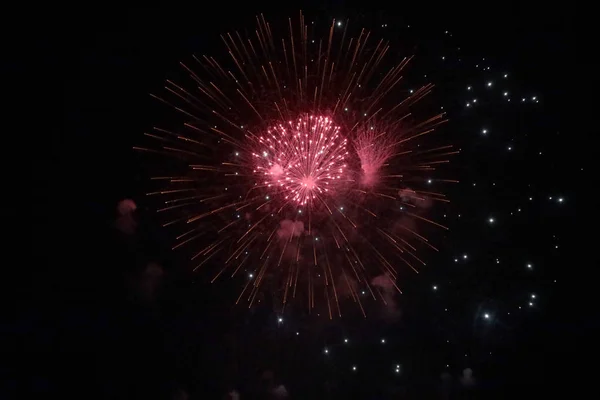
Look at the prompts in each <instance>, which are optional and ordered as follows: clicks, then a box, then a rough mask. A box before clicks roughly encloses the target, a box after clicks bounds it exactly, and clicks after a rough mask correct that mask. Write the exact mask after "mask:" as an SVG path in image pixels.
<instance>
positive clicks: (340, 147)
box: [252, 115, 348, 205]
mask: <svg viewBox="0 0 600 400" xmlns="http://www.w3.org/2000/svg"><path fill="white" fill-rule="evenodd" d="M339 131H340V128H339V126H335V125H334V124H333V121H332V119H331V118H329V117H324V116H314V115H303V116H301V117H299V118H298V119H296V120H295V121H288V122H287V123H279V124H277V125H275V126H273V127H271V128H269V129H268V130H267V132H266V134H265V135H264V136H260V137H258V148H256V149H255V152H254V153H253V154H252V155H253V157H254V160H255V162H256V167H255V169H254V172H255V173H257V174H259V176H261V177H262V178H263V179H264V180H261V184H262V185H264V186H267V187H269V188H275V189H277V191H278V193H280V194H281V195H282V196H283V199H284V200H285V201H291V202H294V203H296V204H299V205H307V204H309V203H312V202H314V201H317V200H318V199H319V198H320V197H321V196H324V195H326V194H328V195H333V194H334V193H335V190H336V189H337V188H338V187H339V186H340V185H341V184H342V183H343V182H344V181H347V180H348V178H347V176H346V157H347V155H348V151H347V150H346V144H347V139H345V138H343V137H342V136H341V135H340V133H339Z"/></svg>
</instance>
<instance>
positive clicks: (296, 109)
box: [134, 13, 458, 318]
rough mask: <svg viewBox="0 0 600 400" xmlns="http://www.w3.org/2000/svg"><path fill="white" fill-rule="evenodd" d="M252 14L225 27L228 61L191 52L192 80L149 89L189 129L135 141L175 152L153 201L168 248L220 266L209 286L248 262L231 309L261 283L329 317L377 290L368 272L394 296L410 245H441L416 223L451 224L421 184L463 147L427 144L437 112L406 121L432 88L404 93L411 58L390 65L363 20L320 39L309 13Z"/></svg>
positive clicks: (414, 248) (284, 299)
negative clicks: (281, 20)
mask: <svg viewBox="0 0 600 400" xmlns="http://www.w3.org/2000/svg"><path fill="white" fill-rule="evenodd" d="M256 20H257V24H258V25H257V29H256V30H255V32H254V34H253V35H251V36H249V37H243V36H242V35H241V34H239V33H238V32H233V33H227V34H224V35H221V39H222V41H223V43H224V44H225V48H226V52H227V54H228V56H229V60H230V61H218V60H217V59H216V58H213V57H209V56H200V57H198V56H193V57H192V61H191V62H189V63H188V62H186V63H183V62H182V63H181V66H182V68H183V70H184V71H185V73H186V74H187V79H188V82H175V81H173V80H167V81H166V84H165V90H166V91H165V93H164V95H152V97H154V98H155V99H158V100H159V101H160V102H162V103H166V104H168V105H169V106H171V107H172V109H173V110H175V111H176V113H177V114H179V116H180V117H178V118H181V117H183V119H184V123H183V126H182V127H181V128H180V129H163V128H154V129H153V130H152V132H150V133H146V134H145V137H147V138H148V139H149V140H152V141H154V142H153V144H152V145H149V146H137V147H134V149H136V150H139V151H142V152H144V153H147V154H149V155H154V156H168V157H169V159H170V160H174V161H173V162H172V163H167V164H164V163H163V164H161V165H169V168H173V170H176V172H169V173H166V171H161V173H160V174H157V175H159V176H157V177H155V178H153V179H152V182H154V183H157V184H159V185H160V186H159V187H158V188H157V189H156V190H153V191H152V192H150V193H148V195H149V196H152V197H156V198H158V199H159V201H160V203H161V204H160V206H158V207H157V211H159V212H160V213H161V215H162V214H164V215H165V216H166V222H165V223H163V226H165V227H168V228H169V229H171V228H172V229H174V230H176V231H177V232H176V233H175V236H176V243H175V244H174V245H173V249H178V250H179V251H189V253H190V254H191V258H192V259H193V260H194V265H195V268H194V269H199V267H201V266H202V267H203V268H208V266H209V265H211V264H216V267H215V271H216V273H213V274H212V280H211V282H212V281H215V280H216V279H217V278H218V277H220V276H225V275H224V274H223V273H224V272H225V271H227V270H229V272H228V273H231V277H233V276H235V275H236V274H237V273H238V272H239V271H240V269H241V268H242V266H243V267H244V269H245V271H247V272H248V276H250V279H249V280H248V281H247V282H245V283H244V284H242V289H241V293H240V294H239V297H238V298H237V301H236V303H239V302H240V301H242V300H244V299H246V300H247V301H248V303H249V306H251V305H252V304H254V303H255V302H257V301H258V302H259V301H260V298H259V297H260V296H258V293H259V292H260V291H261V290H263V289H264V288H265V283H264V282H267V281H268V282H271V283H274V284H275V286H276V287H277V285H279V287H280V289H277V290H275V292H274V293H273V294H274V295H275V296H278V297H280V298H281V304H282V306H284V305H285V304H287V303H289V302H290V301H292V300H293V299H295V298H296V297H302V298H303V300H302V301H303V302H306V303H305V304H307V305H308V309H309V311H310V310H311V309H313V308H315V298H316V297H320V296H321V293H322V294H323V295H322V299H323V300H324V303H325V304H326V309H325V310H323V311H322V312H323V314H324V315H329V317H330V318H333V316H334V315H338V316H341V315H342V312H341V310H342V308H341V307H343V301H344V300H345V299H348V298H351V299H352V300H353V302H354V303H356V304H357V305H358V307H359V309H360V311H361V313H362V314H363V315H366V312H365V303H364V302H365V301H366V300H367V299H366V298H364V299H363V298H362V296H361V293H363V292H364V293H369V294H370V295H371V297H372V298H373V299H376V298H377V296H376V295H375V292H374V291H373V289H372V287H371V282H372V280H373V278H374V277H375V276H378V275H379V274H384V276H385V277H386V278H385V279H389V280H390V281H391V283H392V284H393V287H394V288H395V289H397V290H398V291H399V292H400V287H399V286H398V284H397V280H398V279H399V276H398V270H399V269H400V268H401V267H402V265H404V266H406V267H407V268H409V269H410V270H414V271H415V272H418V271H417V269H416V268H415V266H414V260H416V261H417V262H419V263H420V264H421V265H425V263H424V262H423V261H422V260H421V259H420V258H419V257H418V256H417V253H418V251H419V248H422V247H429V248H432V249H435V250H437V249H436V248H435V247H434V246H433V245H432V244H431V243H430V242H429V239H428V238H426V237H425V236H424V234H422V232H421V233H417V230H419V232H420V228H419V227H420V226H421V225H423V224H425V225H429V226H433V227H435V228H440V229H447V228H446V227H445V226H443V225H441V224H439V223H437V222H435V221H434V220H432V219H431V218H428V217H425V216H423V214H424V213H425V212H426V211H427V208H428V207H427V208H423V207H422V206H421V205H422V204H430V203H434V202H437V203H440V204H443V203H445V202H448V199H446V197H445V195H444V194H443V193H438V192H435V191H432V190H431V189H430V188H426V187H425V185H426V182H427V180H428V178H429V177H430V175H431V173H432V172H434V171H436V170H437V168H438V167H441V166H443V165H444V164H446V163H447V162H448V157H450V156H452V155H454V154H456V153H457V152H458V150H457V149H455V148H453V147H452V146H451V145H444V144H440V143H437V142H436V143H435V146H433V147H426V146H423V147H421V146H420V145H421V144H423V143H424V142H423V138H424V137H428V136H430V134H431V133H432V132H434V131H435V129H436V128H437V127H438V126H439V125H441V124H442V123H443V122H445V120H444V117H443V115H442V114H438V115H433V116H431V115H428V116H425V117H424V118H419V117H416V116H415V115H416V114H415V112H414V110H413V109H412V108H413V107H414V106H415V105H416V104H418V103H419V102H420V101H421V100H422V99H423V98H424V97H426V96H428V95H429V94H430V93H431V92H432V89H433V85H432V84H426V85H424V86H422V87H420V88H418V89H416V90H414V91H411V93H408V91H407V90H406V89H402V87H401V83H402V80H403V75H402V74H403V72H404V70H405V68H406V67H407V66H408V64H409V62H410V61H411V59H412V57H405V58H404V59H403V60H402V61H401V62H400V63H399V64H397V65H396V66H393V67H391V68H390V67H389V66H386V67H384V66H385V65H386V61H385V60H386V56H387V54H388V53H389V49H390V45H389V43H387V42H385V41H384V40H379V41H377V42H376V43H375V42H373V39H372V38H371V34H370V32H368V31H366V30H364V29H363V30H361V31H360V32H359V34H358V35H357V36H354V37H351V31H349V28H348V24H347V23H343V28H342V29H338V28H339V25H338V24H339V23H341V21H335V20H334V21H332V24H331V25H330V27H329V29H327V30H326V31H325V32H324V36H322V37H321V36H319V33H318V30H317V29H316V28H313V26H311V27H310V29H309V26H308V25H307V24H306V23H305V17H304V16H303V15H302V13H300V24H299V26H298V25H295V23H294V22H293V21H292V19H289V20H288V21H286V23H285V24H284V25H283V26H282V27H281V28H279V27H273V26H271V25H270V24H268V23H267V22H266V20H265V18H264V17H263V16H262V15H260V16H259V17H257V19H256ZM279 32H285V34H284V35H283V36H280V35H279ZM338 32H341V35H340V33H338ZM286 35H287V36H286ZM181 165H185V167H181ZM425 174H427V175H425ZM436 182H455V181H453V180H452V179H447V178H444V179H436ZM409 185H410V186H409ZM405 209H406V210H405ZM409 210H410V211H409ZM417 223H418V224H419V225H417ZM177 229H179V230H177ZM198 248H201V249H202V250H199V251H198ZM185 249H187V250H185ZM208 261H210V263H208ZM269 286H270V287H273V284H269ZM345 287H347V289H345ZM361 287H362V289H360V288H361ZM302 288H305V291H304V290H301V289H302ZM376 289H377V291H379V289H378V288H376ZM297 292H298V294H300V296H297ZM379 294H380V297H381V293H380V292H379ZM384 302H385V299H384ZM336 310H337V312H336Z"/></svg>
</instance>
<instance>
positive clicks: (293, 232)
mask: <svg viewBox="0 0 600 400" xmlns="http://www.w3.org/2000/svg"><path fill="white" fill-rule="evenodd" d="M303 233H304V223H303V222H301V221H292V220H289V219H284V220H283V221H281V222H280V223H279V229H277V237H278V238H279V239H289V238H290V237H298V236H300V235H302V234H303Z"/></svg>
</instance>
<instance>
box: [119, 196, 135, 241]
mask: <svg viewBox="0 0 600 400" xmlns="http://www.w3.org/2000/svg"><path fill="white" fill-rule="evenodd" d="M136 209H137V205H136V204H135V202H134V201H133V200H131V199H124V200H121V201H120V202H119V203H118V204H117V220H116V222H115V225H116V227H117V229H118V230H120V231H121V232H123V233H125V234H127V235H133V234H134V233H135V229H136V227H137V223H136V222H135V218H134V212H135V210H136Z"/></svg>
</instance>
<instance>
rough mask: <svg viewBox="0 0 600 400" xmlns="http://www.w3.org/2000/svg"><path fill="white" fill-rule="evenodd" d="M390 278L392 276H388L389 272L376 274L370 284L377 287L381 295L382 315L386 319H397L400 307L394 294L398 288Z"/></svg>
mask: <svg viewBox="0 0 600 400" xmlns="http://www.w3.org/2000/svg"><path fill="white" fill-rule="evenodd" d="M392 279H394V278H392V277H391V276H389V274H387V273H384V274H381V275H377V276H376V277H375V278H373V280H372V281H371V285H373V286H374V287H375V288H377V289H379V292H380V293H381V297H382V298H383V301H384V303H385V307H384V308H383V317H384V318H386V319H388V320H395V319H398V318H400V315H401V311H400V308H399V307H398V303H397V301H396V294H397V293H398V290H397V289H396V287H395V286H394V283H393V282H392Z"/></svg>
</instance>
